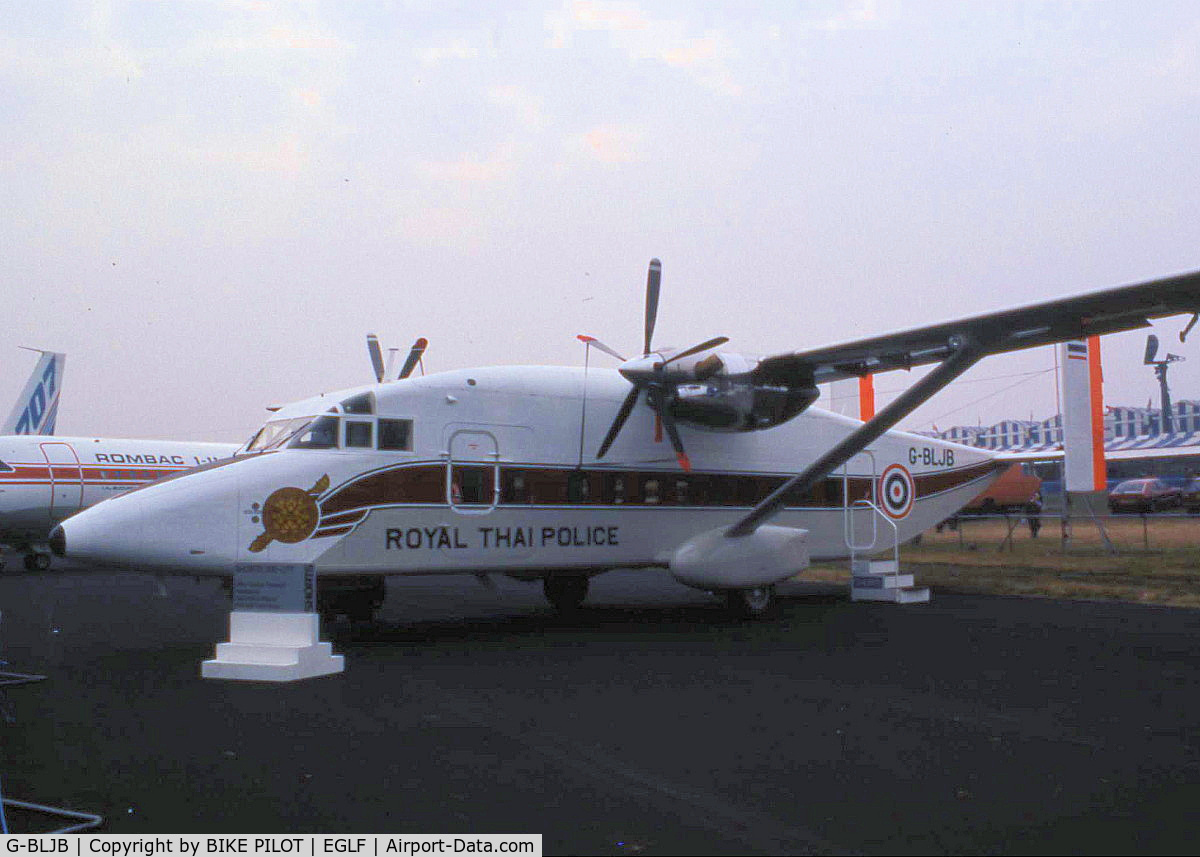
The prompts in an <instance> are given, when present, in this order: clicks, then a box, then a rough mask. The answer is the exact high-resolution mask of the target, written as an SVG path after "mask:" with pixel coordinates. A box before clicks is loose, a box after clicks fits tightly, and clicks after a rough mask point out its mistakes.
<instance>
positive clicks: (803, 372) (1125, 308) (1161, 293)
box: [724, 271, 1200, 538]
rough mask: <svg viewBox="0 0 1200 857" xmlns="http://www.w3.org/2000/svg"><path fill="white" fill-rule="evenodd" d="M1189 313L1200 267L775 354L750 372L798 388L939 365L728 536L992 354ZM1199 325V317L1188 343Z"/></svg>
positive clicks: (1199, 301) (1199, 297)
mask: <svg viewBox="0 0 1200 857" xmlns="http://www.w3.org/2000/svg"><path fill="white" fill-rule="evenodd" d="M1180 313H1192V314H1193V316H1195V314H1196V313H1200V271H1194V272H1192V273H1189V274H1178V275H1176V276H1173V277H1165V278H1163V279H1160V280H1151V281H1150V282H1146V283H1138V284H1137V285H1132V286H1121V287H1119V288H1115V289H1108V290H1105V291H1099V292H1090V293H1088V294H1084V295H1079V296H1078V297H1073V298H1062V299H1060V300H1055V301H1048V302H1046V303H1042V304H1035V305H1033V306H1029V307H1022V308H1019V309H1011V310H1002V311H1000V312H995V313H989V314H987V315H978V316H973V317H971V318H965V319H962V320H961V321H952V322H946V323H943V324H935V325H931V326H929V327H923V328H917V329H916V330H909V331H905V332H902V333H896V334H889V335H885V336H877V337H874V338H872V339H863V340H859V341H858V342H849V343H846V344H845V345H835V346H832V347H830V348H819V349H816V350H813V351H803V352H797V353H795V354H782V355H778V356H775V357H768V358H766V359H764V360H763V361H762V362H760V363H759V364H758V366H757V367H756V368H755V369H754V370H753V371H752V372H751V373H750V374H751V377H752V378H753V379H754V381H755V383H761V384H779V385H781V386H792V385H797V384H803V383H809V384H811V383H814V382H815V383H820V382H823V381H835V380H837V379H839V378H847V377H852V376H858V375H864V374H868V373H873V372H882V371H886V370H888V369H900V368H908V367H911V366H920V365H922V364H926V363H936V364H938V365H937V366H935V367H934V369H933V370H932V371H930V372H929V373H928V374H927V375H925V376H924V377H923V378H921V379H920V380H918V381H917V382H916V383H914V384H913V385H912V386H911V387H909V388H908V389H907V390H905V391H904V392H903V393H901V394H900V395H899V396H897V397H896V398H895V399H894V400H893V401H892V402H891V403H889V404H888V405H887V407H885V408H883V410H881V411H879V412H878V413H877V414H875V416H874V417H872V418H871V419H869V420H867V421H866V422H865V423H863V424H862V426H860V427H859V428H857V429H856V430H854V431H852V432H851V433H850V434H849V435H847V436H846V437H845V438H844V439H843V440H842V441H840V442H839V443H837V444H835V445H834V446H833V447H832V448H831V449H829V450H828V451H826V452H825V453H824V454H823V455H822V456H820V457H819V458H818V459H817V460H816V461H814V462H813V463H812V464H810V465H809V466H808V468H806V469H805V470H804V471H803V472H801V473H798V474H796V475H795V476H793V477H792V478H791V479H789V480H788V481H787V482H784V483H783V484H782V485H781V486H779V487H778V488H777V489H776V490H775V491H773V492H772V493H771V494H770V495H769V496H767V497H766V498H765V499H764V500H763V501H762V502H761V503H759V504H758V505H757V506H755V507H754V508H753V509H751V510H750V512H749V513H748V514H747V515H746V516H745V517H744V518H742V519H741V520H740V521H738V522H737V523H735V524H734V525H733V526H732V527H730V528H729V529H728V530H726V531H725V533H724V534H725V536H726V537H729V538H740V537H742V536H748V535H750V534H752V533H753V532H754V531H755V530H756V529H757V528H758V527H759V526H760V525H761V524H762V523H763V522H764V521H766V520H767V519H768V518H770V517H771V516H772V515H774V514H775V513H776V512H778V511H779V510H780V509H782V508H783V505H784V503H785V502H786V497H787V496H788V492H790V491H804V490H806V489H807V488H809V487H811V486H812V485H813V484H815V482H816V481H817V480H818V479H823V478H824V477H825V476H826V475H828V474H829V473H832V472H833V471H834V470H835V469H836V468H837V467H840V466H841V465H842V464H843V463H845V462H846V461H849V460H850V459H851V458H852V457H853V456H855V455H857V454H858V453H859V452H861V451H862V450H864V449H866V448H867V446H868V445H869V444H870V443H871V442H872V441H874V440H875V438H877V437H879V436H880V435H882V434H883V433H884V432H885V431H887V430H888V429H890V428H891V427H892V426H894V425H896V423H898V422H899V421H900V420H902V419H904V417H906V416H908V415H909V414H910V413H912V412H913V411H914V410H916V409H917V408H918V407H920V406H921V405H922V404H924V403H925V402H926V401H928V400H929V398H930V397H931V396H933V395H934V394H935V393H936V392H938V390H941V389H942V388H943V387H945V386H946V385H947V384H949V383H950V382H951V381H953V380H954V379H955V378H957V377H958V376H959V375H961V374H962V373H963V372H965V371H966V370H967V369H969V368H971V366H973V365H974V364H975V363H976V362H977V361H979V360H980V359H981V358H983V357H986V356H988V355H989V354H1001V353H1003V352H1006V351H1016V350H1018V349H1021V348H1032V347H1033V346H1036V345H1047V344H1049V343H1052V342H1061V341H1063V340H1069V339H1078V338H1079V337H1081V336H1091V335H1093V334H1100V333H1115V332H1117V331H1120V330H1130V329H1133V328H1138V327H1145V326H1147V325H1148V324H1149V323H1150V319H1152V318H1159V317H1161V316H1166V315H1178V314H1180ZM1195 321H1196V318H1195V317H1193V319H1192V321H1191V322H1190V323H1189V324H1188V326H1187V327H1186V328H1185V329H1184V332H1183V333H1181V334H1180V338H1181V339H1182V338H1183V336H1184V335H1186V332H1187V331H1188V330H1190V329H1191V327H1192V324H1194V323H1195Z"/></svg>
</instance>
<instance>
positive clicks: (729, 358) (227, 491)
mask: <svg viewBox="0 0 1200 857" xmlns="http://www.w3.org/2000/svg"><path fill="white" fill-rule="evenodd" d="M660 272H661V266H660V264H659V262H658V260H653V261H652V262H651V267H650V275H649V279H648V283H647V301H646V315H645V335H644V343H643V347H642V349H641V356H639V357H636V358H634V359H632V360H624V358H622V357H621V356H620V355H619V354H617V352H615V351H614V350H613V349H611V348H609V347H608V346H606V345H604V344H602V343H600V342H598V341H597V340H595V339H594V338H592V337H580V339H582V340H583V341H585V342H586V343H588V345H589V347H595V348H597V349H599V350H601V351H604V352H605V353H608V354H611V355H613V356H615V357H616V358H617V359H620V360H623V362H622V364H621V365H620V366H619V367H618V369H617V370H616V371H613V370H600V369H596V368H588V367H587V366H586V365H585V367H584V368H582V369H579V368H562V367H547V366H501V367H490V368H482V369H467V370H456V371H451V372H442V373H438V374H431V375H428V376H424V377H415V378H407V379H405V380H399V381H392V382H387V383H378V384H372V385H368V386H363V387H356V388H353V389H349V390H345V391H343V392H341V393H335V394H330V395H324V396H320V397H316V398H312V399H308V400H305V401H302V402H297V403H295V404H291V405H288V406H286V407H284V408H282V409H280V410H279V411H278V413H277V414H275V415H274V416H273V417H272V419H271V420H270V421H269V422H267V423H266V424H265V425H264V426H263V427H262V429H261V430H260V431H259V432H258V433H257V434H256V435H255V436H254V437H253V438H252V440H251V441H250V442H248V443H247V444H246V446H245V447H244V448H243V449H242V450H241V452H240V453H239V454H238V455H237V456H236V457H235V458H234V459H232V460H231V461H226V462H221V463H218V464H215V465H213V466H211V467H208V468H205V469H200V470H196V471H193V472H192V473H190V474H187V475H184V476H182V477H181V478H178V479H175V480H172V481H170V482H166V483H163V484H157V485H151V486H149V487H147V488H145V489H144V490H141V491H138V492H135V493H131V494H127V495H125V496H123V497H118V498H115V499H113V500H111V501H109V502H106V503H103V504H101V505H99V506H96V507H93V508H91V509H88V510H86V511H84V512H81V513H80V514H78V515H75V516H74V517H72V518H70V519H69V520H67V521H65V522H64V523H62V524H61V525H59V526H58V527H57V528H56V529H55V530H54V532H53V534H52V535H51V538H50V544H51V547H52V549H53V550H54V551H55V553H57V554H59V555H65V556H68V557H72V558H77V559H80V560H84V561H89V562H95V563H102V564H104V563H108V564H117V565H133V566H137V567H140V568H146V569H155V570H159V571H163V572H180V573H185V574H189V575H200V574H208V575H222V576H224V575H229V574H231V573H232V572H233V570H234V568H235V566H237V565H239V564H245V563H285V564H304V565H308V564H312V565H313V566H314V567H315V569H316V571H317V574H318V576H319V594H320V595H322V596H323V601H321V602H320V603H319V608H320V609H321V610H322V612H323V613H326V614H328V613H339V612H340V613H348V614H350V615H351V616H352V617H369V616H370V614H371V612H372V611H373V610H374V609H375V608H376V607H378V606H379V604H380V603H381V602H382V599H383V591H384V589H383V581H384V577H385V576H387V575H416V574H458V573H473V574H479V575H484V574H487V573H493V572H498V573H503V574H507V575H510V576H512V577H514V578H519V579H524V580H531V581H537V580H541V581H542V582H543V586H544V589H545V593H546V595H547V597H548V598H549V599H550V601H551V602H553V603H554V604H555V605H556V606H557V607H559V608H561V609H570V608H572V607H574V606H577V605H578V604H580V603H581V602H582V601H583V599H584V598H585V596H586V592H587V588H588V579H589V577H591V576H592V575H595V574H598V573H600V572H602V571H605V570H607V569H611V568H617V567H623V568H628V567H658V568H667V569H669V570H670V573H671V574H672V575H673V576H674V577H675V578H676V579H677V580H679V581H680V582H682V583H684V584H686V585H688V586H692V587H696V588H699V589H703V590H707V591H713V592H721V593H724V594H725V595H726V596H727V598H728V599H729V601H730V603H731V605H733V606H734V607H736V608H738V609H740V610H741V611H742V612H744V613H748V614H758V613H762V612H765V611H766V610H767V609H768V608H769V607H770V606H771V604H772V601H773V598H774V585H775V584H776V583H778V582H779V581H782V580H784V579H786V578H788V577H790V576H792V575H794V574H795V573H796V572H797V571H799V570H801V569H802V568H804V567H805V565H806V564H807V563H808V561H809V558H810V557H811V558H813V559H822V560H827V559H834V558H840V557H845V556H848V555H852V554H853V553H854V550H855V549H854V548H851V547H850V544H851V543H855V542H862V543H863V544H859V545H858V546H857V547H859V548H863V547H865V549H866V550H868V551H878V550H881V549H882V548H885V547H891V546H892V545H893V544H894V543H899V542H903V541H905V540H907V539H909V538H911V537H913V536H915V535H917V534H918V533H920V532H922V531H923V530H925V529H926V528H928V527H930V526H931V525H933V524H935V523H937V522H938V521H941V520H943V519H945V518H947V517H949V516H950V515H951V514H953V513H954V512H955V511H956V510H958V509H959V508H960V507H961V506H963V505H964V504H965V503H967V502H968V501H969V500H970V499H971V498H973V497H975V496H976V495H978V494H979V492H980V491H981V490H983V489H984V488H985V487H986V486H987V485H988V484H989V482H990V481H991V480H992V479H994V478H995V477H996V475H997V474H998V472H999V469H1000V467H1002V466H1003V464H1002V463H999V462H997V460H996V459H995V457H994V456H993V455H991V454H989V453H988V452H987V451H986V450H981V449H975V448H971V447H966V446H960V445H957V444H954V443H950V442H946V441H941V440H937V439H932V438H928V437H922V436H918V435H913V434H908V433H905V432H901V431H895V430H892V428H893V426H895V425H896V423H897V422H898V421H899V420H901V419H902V418H903V417H904V416H906V415H907V414H909V413H911V412H912V411H913V410H914V409H915V408H916V407H918V406H919V405H920V404H922V403H923V402H925V401H926V400H927V399H928V398H929V397H930V396H932V395H933V394H934V393H935V392H937V391H938V390H940V389H941V388H942V387H944V386H945V385H946V384H948V383H950V382H951V381H952V380H953V379H954V378H955V377H957V376H958V375H960V374H961V373H962V372H964V371H965V370H966V369H967V368H969V367H970V366H971V365H973V364H974V363H975V362H976V361H978V360H979V359H980V358H982V357H984V356H987V355H989V354H996V353H1001V352H1006V351H1012V350H1016V349H1021V348H1027V347H1032V346H1037V345H1044V344H1047V343H1050V342H1055V341H1060V340H1066V339H1075V338H1079V337H1083V336H1087V335H1091V334H1103V333H1109V332H1113V331H1118V330H1125V329H1129V328H1134V327H1139V326H1145V325H1147V324H1148V323H1149V319H1150V318H1154V317H1159V316H1163V315H1173V314H1176V313H1183V312H1195V311H1197V310H1200V273H1192V274H1186V275H1181V276H1176V277H1170V278H1167V279H1162V280H1156V281H1153V282H1149V283H1144V284H1140V285H1135V286H1127V287H1122V288H1116V289H1110V290H1107V291H1101V292H1093V293H1090V294H1085V295H1082V296H1079V297H1073V298H1066V299H1061V300H1055V301H1050V302H1048V303H1042V304H1038V305H1034V306H1029V307H1024V308H1020V309H1011V310H1004V311H1000V312H995V313H991V314H987V315H982V316H976V317H972V318H967V319H963V320H960V321H956V322H949V323H944V324H936V325H932V326H929V327H924V328H919V329H915V330H909V331H906V332H902V333H894V334H888V335H884V336H878V337H874V338H870V339H864V340H859V341H856V342H850V343H846V344H842V345H835V346H832V347H827V348H818V349H813V350H810V351H803V352H797V353H791V354H781V355H776V356H771V357H766V358H761V359H760V358H755V357H748V356H745V355H741V354H737V353H734V352H731V351H726V350H723V349H722V348H721V346H723V345H724V344H725V342H726V340H725V338H724V337H719V338H716V339H711V340H709V341H707V342H704V343H701V344H699V345H696V346H694V347H692V348H686V349H682V350H676V349H670V348H661V349H655V348H653V347H652V342H651V341H652V336H653V331H654V323H655V317H656V313H657V304H658V290H659V279H660ZM410 362H411V361H410ZM922 364H937V365H936V366H935V368H933V369H932V370H931V371H930V372H929V373H928V374H927V375H925V376H924V377H923V378H922V379H920V380H919V381H917V382H916V383H915V384H913V385H912V387H911V388H910V389H909V390H907V391H906V392H904V393H903V394H901V395H900V396H899V397H898V398H897V399H896V400H895V401H893V402H892V403H891V404H889V405H888V406H887V407H885V408H883V409H882V410H881V411H880V412H879V413H878V414H876V415H875V416H874V417H873V418H872V419H870V420H868V421H867V422H865V423H862V422H859V421H857V420H853V419H849V418H846V417H842V416H838V415H835V414H832V413H829V412H826V411H823V410H820V409H818V408H815V407H812V404H813V402H814V401H815V400H816V398H817V397H818V395H819V393H818V388H817V385H818V383H822V382H826V381H831V380H837V379H840V378H848V377H855V376H861V375H863V374H867V373H876V372H882V371H886V370H892V369H900V368H911V367H913V366H918V365H922ZM377 366H378V363H377ZM377 377H382V375H381V374H377ZM660 425H661V428H662V429H663V430H665V434H666V438H667V440H668V441H669V443H670V447H669V450H670V452H668V453H667V454H664V452H665V451H666V450H665V449H664V445H663V444H662V443H661V436H659V435H658V431H657V429H658V427H659V426H660ZM769 519H774V523H773V524H770V525H768V524H767V521H768V520H769ZM878 524H882V526H880V527H878V532H877V533H876V537H874V538H870V539H868V537H867V536H866V535H865V534H867V533H870V532H871V530H872V529H873V528H874V527H875V526H876V525H878ZM878 533H883V534H884V536H883V537H882V538H880V537H878ZM868 541H869V542H870V543H869V544H867V542H868Z"/></svg>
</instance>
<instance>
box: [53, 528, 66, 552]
mask: <svg viewBox="0 0 1200 857" xmlns="http://www.w3.org/2000/svg"><path fill="white" fill-rule="evenodd" d="M50 550H51V552H53V554H54V555H55V556H66V555H67V534H66V533H65V532H63V528H62V527H61V526H58V527H55V528H54V529H53V530H51V531H50Z"/></svg>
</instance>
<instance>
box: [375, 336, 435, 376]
mask: <svg viewBox="0 0 1200 857" xmlns="http://www.w3.org/2000/svg"><path fill="white" fill-rule="evenodd" d="M428 346H429V340H428V339H426V338H425V337H423V336H422V337H421V338H420V339H418V340H417V341H416V342H414V343H413V344H412V348H411V349H410V350H409V352H408V357H407V358H405V360H404V365H403V366H402V367H401V368H400V374H399V375H397V376H396V379H397V380H402V379H404V378H407V377H408V376H409V375H411V374H412V371H413V369H414V368H416V365H417V363H418V362H420V360H421V357H422V356H423V355H424V354H425V349H426V348H427V347H428ZM396 351H397V349H395V348H389V349H388V352H389V353H388V362H387V368H386V369H385V368H384V365H383V350H382V349H381V348H380V347H379V337H378V336H376V335H375V334H373V333H368V334H367V353H368V354H370V355H371V368H372V369H374V370H375V381H376V382H377V383H380V384H382V383H383V381H384V379H385V378H387V377H389V376H390V375H391V374H392V365H393V364H394V363H395V360H396ZM421 374H425V367H424V366H422V367H421Z"/></svg>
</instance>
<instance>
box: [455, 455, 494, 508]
mask: <svg viewBox="0 0 1200 857" xmlns="http://www.w3.org/2000/svg"><path fill="white" fill-rule="evenodd" d="M491 473H492V471H491V468H488V467H477V466H469V465H468V466H463V465H455V467H454V478H453V479H452V481H451V486H450V490H451V498H450V501H451V502H452V503H453V504H454V505H455V506H460V505H461V506H483V505H487V504H488V503H490V502H491V499H492V498H491V496H490V491H489V489H490V487H491V486H490V484H489V480H488V477H489V476H490V475H491Z"/></svg>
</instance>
